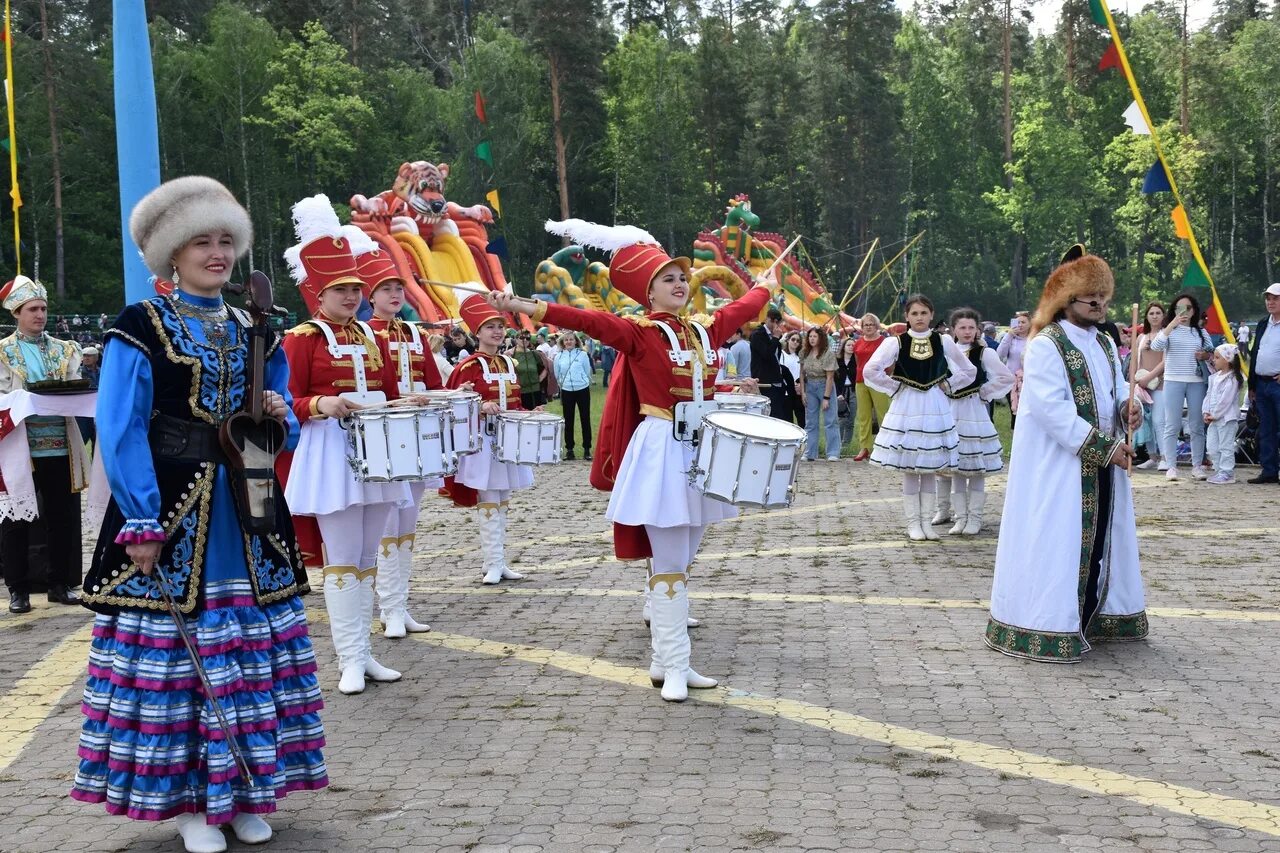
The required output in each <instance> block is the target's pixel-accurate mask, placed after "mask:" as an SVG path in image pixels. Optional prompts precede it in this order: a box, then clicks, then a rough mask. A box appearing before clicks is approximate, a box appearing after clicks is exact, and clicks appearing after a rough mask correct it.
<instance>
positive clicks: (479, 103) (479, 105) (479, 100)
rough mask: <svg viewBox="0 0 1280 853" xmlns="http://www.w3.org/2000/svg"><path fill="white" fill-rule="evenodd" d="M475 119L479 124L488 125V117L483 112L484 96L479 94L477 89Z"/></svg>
mask: <svg viewBox="0 0 1280 853" xmlns="http://www.w3.org/2000/svg"><path fill="white" fill-rule="evenodd" d="M476 118H478V119H480V123H481V124H488V123H489V117H488V116H487V115H485V112H484V95H482V94H480V90H479V89H476Z"/></svg>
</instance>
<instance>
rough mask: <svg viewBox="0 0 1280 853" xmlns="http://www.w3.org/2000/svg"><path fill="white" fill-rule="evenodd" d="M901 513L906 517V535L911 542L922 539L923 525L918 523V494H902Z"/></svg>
mask: <svg viewBox="0 0 1280 853" xmlns="http://www.w3.org/2000/svg"><path fill="white" fill-rule="evenodd" d="M902 514H903V516H904V517H905V518H906V519H907V537H908V538H910V539H911V541H912V542H923V541H924V538H925V537H924V527H923V526H921V524H920V495H919V494H914V495H903V496H902Z"/></svg>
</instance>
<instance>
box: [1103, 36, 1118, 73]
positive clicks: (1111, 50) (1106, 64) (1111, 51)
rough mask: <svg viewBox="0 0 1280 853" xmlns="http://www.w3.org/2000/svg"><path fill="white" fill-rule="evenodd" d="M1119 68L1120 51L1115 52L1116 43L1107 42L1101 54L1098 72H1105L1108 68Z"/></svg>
mask: <svg viewBox="0 0 1280 853" xmlns="http://www.w3.org/2000/svg"><path fill="white" fill-rule="evenodd" d="M1119 67H1120V51H1118V50H1116V43H1115V42H1113V41H1109V42H1107V50H1106V52H1105V53H1103V54H1102V59H1101V60H1100V61H1099V62H1098V70H1099V71H1106V70H1107V69H1108V68H1119Z"/></svg>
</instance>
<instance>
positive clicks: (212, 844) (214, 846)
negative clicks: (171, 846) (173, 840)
mask: <svg viewBox="0 0 1280 853" xmlns="http://www.w3.org/2000/svg"><path fill="white" fill-rule="evenodd" d="M176 822H177V824H178V834H179V835H181V836H182V846H183V847H184V848H186V851H187V853H223V851H225V850H226V849H227V839H226V836H224V835H223V834H222V830H220V829H218V827H216V826H210V825H209V824H207V823H205V818H204V814H203V813H202V812H197V813H196V814H183V815H178V817H177V821H176Z"/></svg>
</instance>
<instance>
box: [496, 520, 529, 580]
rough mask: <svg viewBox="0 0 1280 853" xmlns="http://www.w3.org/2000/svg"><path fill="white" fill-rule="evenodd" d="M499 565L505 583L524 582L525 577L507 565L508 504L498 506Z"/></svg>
mask: <svg viewBox="0 0 1280 853" xmlns="http://www.w3.org/2000/svg"><path fill="white" fill-rule="evenodd" d="M498 564H499V565H500V566H502V579H503V580H504V581H519V580H524V575H523V574H521V573H520V572H517V571H516V570H514V569H512V568H511V567H510V566H508V565H507V502H506V501H503V502H502V503H500V504H498Z"/></svg>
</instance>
